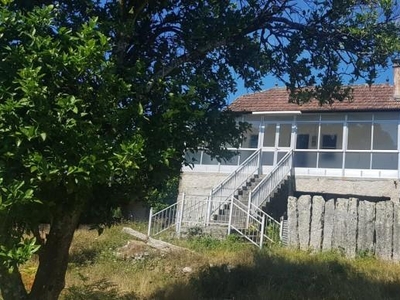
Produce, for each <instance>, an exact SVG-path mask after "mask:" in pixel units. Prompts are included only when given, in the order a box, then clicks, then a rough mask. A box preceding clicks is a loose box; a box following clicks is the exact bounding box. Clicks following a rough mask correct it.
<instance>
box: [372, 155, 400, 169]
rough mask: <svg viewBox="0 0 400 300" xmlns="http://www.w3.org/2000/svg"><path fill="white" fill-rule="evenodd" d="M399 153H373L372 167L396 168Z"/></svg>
mask: <svg viewBox="0 0 400 300" xmlns="http://www.w3.org/2000/svg"><path fill="white" fill-rule="evenodd" d="M398 157H399V156H398V154H397V153H372V169H383V170H396V169H397V165H398Z"/></svg>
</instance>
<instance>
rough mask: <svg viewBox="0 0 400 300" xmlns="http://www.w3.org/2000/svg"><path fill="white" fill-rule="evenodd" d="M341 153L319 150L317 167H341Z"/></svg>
mask: <svg viewBox="0 0 400 300" xmlns="http://www.w3.org/2000/svg"><path fill="white" fill-rule="evenodd" d="M342 158H343V153H335V152H321V153H320V154H319V163H318V167H319V168H337V169H341V168H342Z"/></svg>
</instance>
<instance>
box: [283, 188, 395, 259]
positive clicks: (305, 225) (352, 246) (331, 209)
mask: <svg viewBox="0 0 400 300" xmlns="http://www.w3.org/2000/svg"><path fill="white" fill-rule="evenodd" d="M287 214H288V221H287V224H288V225H287V227H288V241H287V243H288V245H289V246H290V247H295V248H300V249H303V250H308V249H313V250H315V251H321V250H331V249H338V250H340V251H343V252H344V253H345V254H346V255H347V256H348V257H355V256H356V255H357V254H361V253H367V252H368V253H371V254H375V255H376V256H377V257H379V258H382V259H387V260H388V259H393V260H400V205H399V204H397V203H394V202H393V201H389V200H388V201H379V202H373V201H365V200H359V199H357V198H337V199H324V198H323V197H322V196H313V197H311V196H310V195H302V196H300V197H299V198H296V197H289V198H288V212H287Z"/></svg>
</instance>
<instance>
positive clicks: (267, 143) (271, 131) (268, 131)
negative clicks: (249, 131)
mask: <svg viewBox="0 0 400 300" xmlns="http://www.w3.org/2000/svg"><path fill="white" fill-rule="evenodd" d="M275 133H276V124H265V129H264V143H263V145H264V147H275Z"/></svg>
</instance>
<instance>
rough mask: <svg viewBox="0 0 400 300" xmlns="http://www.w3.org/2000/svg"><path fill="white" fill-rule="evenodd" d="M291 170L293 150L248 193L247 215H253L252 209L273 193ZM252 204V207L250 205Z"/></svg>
mask: <svg viewBox="0 0 400 300" xmlns="http://www.w3.org/2000/svg"><path fill="white" fill-rule="evenodd" d="M292 168H293V149H290V151H289V152H288V153H286V154H285V156H284V157H283V158H282V159H281V160H280V161H279V163H278V164H276V166H275V167H274V168H273V169H272V171H271V172H269V174H268V175H267V176H265V177H264V178H263V179H262V180H261V181H260V182H259V184H258V185H257V186H256V187H255V188H254V189H253V190H252V191H250V193H249V201H248V209H249V213H250V212H251V213H254V211H253V209H254V207H260V206H261V205H262V204H263V203H264V201H265V200H266V199H267V198H268V197H269V196H270V195H271V194H272V193H273V192H274V190H275V189H276V188H277V186H278V185H279V184H280V183H281V182H282V181H283V180H284V179H285V178H286V176H287V175H288V174H289V173H290V172H291V171H292ZM251 204H253V206H252V205H251Z"/></svg>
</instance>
